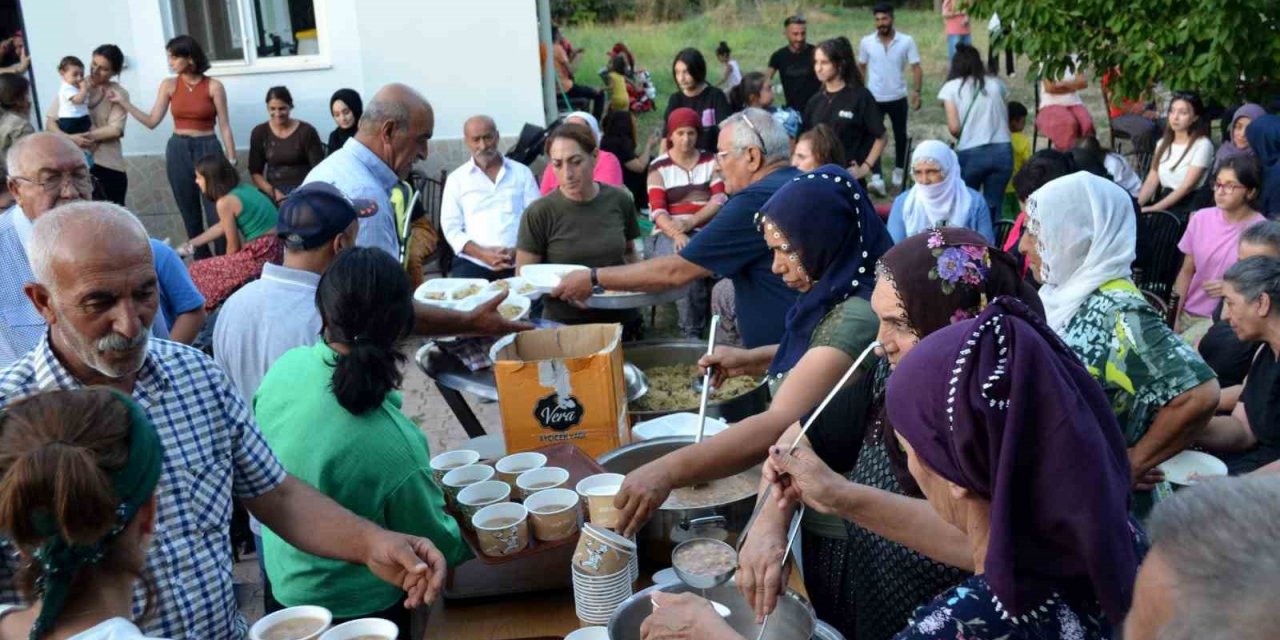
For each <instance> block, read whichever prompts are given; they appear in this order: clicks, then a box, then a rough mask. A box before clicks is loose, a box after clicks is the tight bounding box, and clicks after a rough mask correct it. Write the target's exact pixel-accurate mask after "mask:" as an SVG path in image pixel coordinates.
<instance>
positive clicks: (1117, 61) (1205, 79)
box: [968, 0, 1280, 104]
mask: <svg viewBox="0 0 1280 640" xmlns="http://www.w3.org/2000/svg"><path fill="white" fill-rule="evenodd" d="M968 4H969V12H970V14H971V15H975V16H988V15H991V14H992V13H997V14H999V15H1000V20H1001V22H1002V23H1003V25H1004V26H1005V28H1006V31H1007V33H1006V35H1005V36H1004V38H1006V40H1005V41H1007V42H1008V43H1009V44H1010V45H1011V46H1012V47H1013V48H1014V50H1015V51H1017V52H1019V53H1021V54H1023V55H1026V56H1027V57H1028V58H1030V59H1031V61H1032V63H1033V64H1035V63H1042V64H1043V65H1044V68H1045V72H1046V73H1045V75H1046V76H1047V77H1053V76H1055V75H1056V74H1058V73H1061V71H1062V70H1064V69H1066V68H1068V67H1069V66H1070V64H1071V56H1072V55H1073V54H1074V55H1077V56H1078V60H1077V63H1076V64H1077V66H1080V67H1083V68H1086V69H1092V70H1093V71H1094V72H1095V73H1100V72H1102V71H1105V70H1107V69H1113V68H1119V69H1121V70H1122V74H1121V75H1120V76H1119V77H1118V78H1116V79H1115V80H1113V81H1112V85H1111V89H1112V92H1113V93H1114V94H1115V95H1120V96H1137V95H1140V94H1141V93H1142V92H1143V91H1144V90H1146V89H1147V87H1149V86H1151V84H1153V83H1155V82H1160V83H1163V84H1164V86H1165V87H1168V88H1169V89H1172V90H1191V91H1196V92H1198V93H1199V94H1200V95H1201V97H1203V98H1204V99H1205V100H1206V101H1208V100H1214V101H1218V102H1222V103H1224V104H1231V103H1234V102H1238V101H1239V99H1240V98H1241V97H1243V96H1249V97H1258V96H1259V95H1260V94H1261V92H1263V91H1265V90H1266V86H1267V85H1270V86H1271V88H1272V89H1274V88H1275V87H1276V86H1278V85H1280V0H1192V1H1191V2H1174V1H1173V0H1121V1H1119V2H1117V1H1116V0H1067V1H1066V2H1063V1H1061V0H971V2H969V3H968Z"/></svg>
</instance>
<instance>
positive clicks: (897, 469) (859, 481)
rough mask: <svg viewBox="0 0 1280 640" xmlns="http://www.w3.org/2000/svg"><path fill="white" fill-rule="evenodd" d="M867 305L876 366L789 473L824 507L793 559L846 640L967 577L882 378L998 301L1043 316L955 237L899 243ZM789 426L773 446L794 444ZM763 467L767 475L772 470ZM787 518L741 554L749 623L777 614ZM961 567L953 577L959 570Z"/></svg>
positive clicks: (963, 549)
mask: <svg viewBox="0 0 1280 640" xmlns="http://www.w3.org/2000/svg"><path fill="white" fill-rule="evenodd" d="M877 272H878V278H877V281H876V287H875V291H874V292H873V293H872V295H871V305H872V309H873V310H874V311H875V313H876V315H877V316H878V317H879V319H880V331H879V334H878V335H877V340H879V341H880V343H881V344H882V345H883V347H882V349H883V353H884V356H885V357H884V359H883V360H882V361H881V362H880V363H879V365H878V366H877V369H876V371H875V373H874V375H868V376H867V377H866V378H864V379H863V381H862V382H860V383H858V384H855V385H853V386H850V387H846V388H845V389H844V390H842V391H841V392H840V393H839V394H837V395H836V397H835V398H834V399H833V400H832V402H831V404H830V405H829V406H828V407H827V408H826V410H825V411H824V412H823V413H822V414H821V415H820V416H819V417H818V418H817V420H816V421H815V422H814V424H813V426H812V427H810V429H809V432H808V434H807V436H806V437H805V439H803V440H801V446H800V447H799V448H798V449H797V450H796V452H795V457H794V460H795V461H797V463H798V464H800V465H803V467H794V468H792V469H790V470H789V471H790V472H791V473H792V475H793V476H794V477H796V478H800V480H797V481H798V482H801V483H809V486H812V487H822V488H821V489H813V490H812V491H808V492H806V495H813V496H817V497H818V498H817V499H818V500H820V501H822V502H823V503H824V504H822V505H818V503H815V504H814V505H811V507H814V506H816V507H817V508H810V509H807V510H806V511H805V520H804V523H803V525H802V535H801V548H802V550H803V553H802V554H801V555H802V556H803V559H804V577H805V585H806V587H807V590H808V592H809V596H810V598H811V599H812V601H813V605H814V609H815V611H817V613H818V617H819V618H820V619H822V620H824V621H826V622H827V623H829V624H831V625H833V626H835V627H836V629H837V630H839V631H840V632H841V633H842V634H844V636H845V637H846V638H849V639H850V640H885V639H887V638H890V637H892V636H893V635H894V634H895V633H897V632H898V631H899V630H901V629H902V626H903V623H904V622H905V621H906V619H907V618H908V617H909V616H910V615H911V612H912V611H913V610H914V609H915V608H916V607H918V606H920V605H922V604H924V603H925V602H928V601H929V600H930V599H931V598H933V597H934V596H935V595H937V593H938V592H940V591H942V590H944V589H947V588H949V587H951V586H953V585H955V584H956V583H958V582H960V581H961V580H962V579H964V577H965V575H966V571H969V570H972V569H973V566H972V565H973V558H972V555H971V554H970V553H969V551H968V547H967V545H966V543H965V541H964V537H963V536H962V535H960V532H959V531H958V530H956V529H954V528H953V527H950V525H947V524H946V523H945V522H943V521H942V520H941V519H939V518H938V517H937V516H936V515H934V514H933V512H932V510H931V509H930V507H929V505H928V504H927V503H926V502H925V501H924V500H923V495H922V494H921V493H920V491H919V489H918V488H917V487H916V484H915V482H914V481H913V480H912V479H911V476H910V474H909V473H908V472H907V467H906V459H905V457H903V454H902V451H901V450H900V449H899V448H898V447H897V445H896V443H895V441H894V439H893V435H892V432H893V430H892V427H891V426H890V425H889V423H888V420H887V419H886V416H885V412H884V385H885V381H886V380H887V379H889V378H890V371H891V370H892V369H893V368H894V367H895V366H896V365H897V363H898V362H899V361H900V360H901V358H902V357H904V356H905V355H906V354H907V353H908V352H910V351H911V350H912V349H913V348H914V347H915V345H916V344H917V343H918V342H919V341H920V340H921V338H923V337H924V336H927V335H929V334H931V333H933V332H935V331H937V330H939V329H941V328H943V327H946V326H948V325H950V324H952V323H954V322H956V321H959V320H963V319H968V318H972V317H974V316H975V315H977V314H978V313H979V312H980V311H981V310H982V309H983V308H984V307H985V306H986V305H987V302H988V301H990V300H992V299H994V298H995V297H997V296H1001V295H1012V296H1016V297H1018V298H1020V299H1022V300H1024V301H1026V303H1027V304H1028V305H1030V306H1031V307H1033V308H1035V309H1037V310H1038V309H1039V308H1040V301H1039V298H1037V297H1036V293H1035V291H1034V290H1033V289H1032V288H1031V287H1030V285H1028V284H1026V283H1025V282H1024V281H1023V280H1022V278H1021V277H1020V276H1019V269H1018V265H1017V263H1016V262H1015V261H1014V260H1013V258H1012V257H1010V256H1009V255H1008V254H1006V253H1004V252H1002V251H999V250H997V249H993V248H991V247H989V246H988V245H987V243H986V241H985V239H984V238H983V237H982V236H980V235H978V234H977V233H975V232H973V231H971V230H968V229H960V228H954V227H946V228H942V229H932V230H930V231H927V232H925V233H921V234H919V235H916V236H913V237H910V238H907V239H906V240H904V241H903V242H902V243H901V244H898V245H897V246H895V247H894V248H893V249H891V250H889V251H888V252H887V253H885V255H884V257H883V258H881V260H880V263H879V265H878V267H877ZM799 432H800V423H796V424H793V425H792V426H791V427H790V429H789V430H788V431H787V433H785V434H784V435H783V436H782V438H780V439H779V440H778V443H779V445H780V446H790V444H791V442H792V441H794V440H795V438H796V437H797V436H798V435H799ZM771 464H772V463H768V462H766V474H768V473H770V465H771ZM791 513H792V511H791V508H790V507H788V508H787V509H786V510H785V511H784V510H782V509H780V508H779V505H778V504H777V503H776V502H774V501H770V502H769V503H768V504H766V505H765V506H764V507H762V508H761V514H760V516H759V518H758V519H757V520H756V523H755V525H754V526H753V527H752V529H751V535H750V536H748V537H747V541H746V543H745V544H744V545H743V547H742V552H741V556H740V558H739V564H740V568H739V569H738V573H737V576H736V578H735V579H736V580H737V583H738V588H739V590H740V591H742V593H743V595H744V596H746V597H747V601H748V602H750V603H752V604H753V606H754V608H755V611H756V615H757V617H758V618H759V617H761V616H763V615H764V614H765V613H768V612H769V611H771V610H772V609H773V606H774V601H775V597H776V595H777V592H778V589H779V588H780V586H781V584H783V583H782V582H780V580H781V579H782V577H783V576H781V575H780V574H779V568H778V567H779V563H778V560H779V559H780V558H781V555H782V552H783V548H784V547H785V546H786V535H787V523H788V522H790V521H791ZM957 567H959V568H957Z"/></svg>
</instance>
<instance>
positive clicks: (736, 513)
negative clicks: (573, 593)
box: [597, 436, 760, 567]
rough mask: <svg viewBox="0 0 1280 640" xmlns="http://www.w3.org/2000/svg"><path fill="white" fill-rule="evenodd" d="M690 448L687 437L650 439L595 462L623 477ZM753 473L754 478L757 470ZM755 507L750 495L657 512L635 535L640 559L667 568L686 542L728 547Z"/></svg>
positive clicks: (613, 452)
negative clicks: (674, 552)
mask: <svg viewBox="0 0 1280 640" xmlns="http://www.w3.org/2000/svg"><path fill="white" fill-rule="evenodd" d="M691 444H693V437H691V436H671V437H667V438H654V439H653V440H644V441H642V442H635V443H632V444H629V445H627V446H625V447H621V448H619V449H614V450H613V451H610V452H608V453H606V454H604V455H602V456H600V457H599V458H597V461H598V462H599V463H600V465H601V466H603V467H604V468H605V469H606V470H608V471H609V472H611V473H621V474H624V475H625V474H627V473H630V472H632V471H634V470H635V469H636V468H638V467H640V466H641V465H644V464H646V463H649V462H652V461H654V460H657V459H658V458H661V457H662V456H664V455H666V454H668V453H671V452H672V451H675V450H676V449H679V448H681V447H687V446H689V445H691ZM753 472H754V473H755V474H757V476H758V474H759V472H760V470H759V467H756V468H755V469H754V470H753ZM757 484H758V483H757ZM755 504H756V496H755V494H752V495H750V496H747V497H745V498H741V499H739V500H736V501H733V502H728V503H724V504H719V505H714V506H708V507H699V508H696V509H658V510H656V511H654V513H653V517H652V518H650V519H649V522H648V523H646V524H645V526H644V528H643V529H641V530H640V532H639V533H638V534H636V543H637V545H638V546H639V548H640V559H641V560H642V561H644V562H646V563H647V564H651V565H653V566H658V567H666V566H669V565H670V562H671V550H672V548H674V547H675V545H677V544H679V543H680V542H683V541H685V540H688V539H689V538H698V537H713V538H718V539H722V540H726V541H728V542H729V543H730V544H732V543H734V542H735V541H736V540H737V535H738V534H739V533H741V532H742V529H743V527H745V526H746V524H747V520H748V519H750V518H751V511H752V510H753V509H754V508H755Z"/></svg>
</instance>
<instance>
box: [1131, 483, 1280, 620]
mask: <svg viewBox="0 0 1280 640" xmlns="http://www.w3.org/2000/svg"><path fill="white" fill-rule="evenodd" d="M1147 531H1148V533H1149V534H1150V536H1151V544H1152V547H1151V548H1152V552H1153V553H1158V554H1159V555H1160V558H1161V559H1162V560H1163V561H1164V562H1165V564H1166V565H1168V566H1169V568H1170V569H1171V570H1172V571H1173V572H1174V573H1175V574H1176V575H1177V580H1176V585H1177V586H1176V587H1175V589H1176V600H1175V603H1174V607H1173V609H1174V611H1175V613H1174V616H1173V619H1172V620H1170V621H1169V624H1168V625H1166V626H1165V628H1164V629H1162V630H1161V635H1160V637H1161V638H1162V640H1262V639H1263V638H1271V637H1273V636H1274V635H1275V611H1274V608H1275V597H1276V594H1277V593H1280V546H1277V545H1276V540H1278V539H1280V476H1277V475H1263V476H1249V477H1239V478H1223V479H1219V480H1211V481H1208V482H1205V483H1203V484H1202V485H1199V486H1196V487H1191V488H1189V489H1186V490H1184V491H1179V492H1178V493H1177V494H1176V495H1175V496H1174V497H1173V498H1172V499H1170V500H1166V501H1164V502H1161V503H1160V504H1159V505H1158V506H1157V507H1156V509H1155V512H1154V513H1152V515H1151V520H1150V521H1149V522H1148V524H1147Z"/></svg>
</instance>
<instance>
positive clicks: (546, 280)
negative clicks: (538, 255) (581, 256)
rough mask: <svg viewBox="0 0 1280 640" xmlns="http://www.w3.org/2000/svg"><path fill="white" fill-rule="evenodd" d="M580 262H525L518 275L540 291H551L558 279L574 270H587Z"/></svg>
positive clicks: (556, 284) (558, 282)
mask: <svg viewBox="0 0 1280 640" xmlns="http://www.w3.org/2000/svg"><path fill="white" fill-rule="evenodd" d="M587 270H588V268H587V267H584V266H582V265H580V264H527V265H525V266H524V267H523V268H521V269H520V277H521V278H523V279H524V280H525V281H526V282H528V283H529V284H531V285H533V286H534V287H535V288H537V289H538V290H539V291H541V292H542V293H551V290H552V289H555V288H556V286H558V285H559V284H560V279H561V278H563V277H565V276H566V275H568V274H570V273H573V272H574V271H587Z"/></svg>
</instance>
